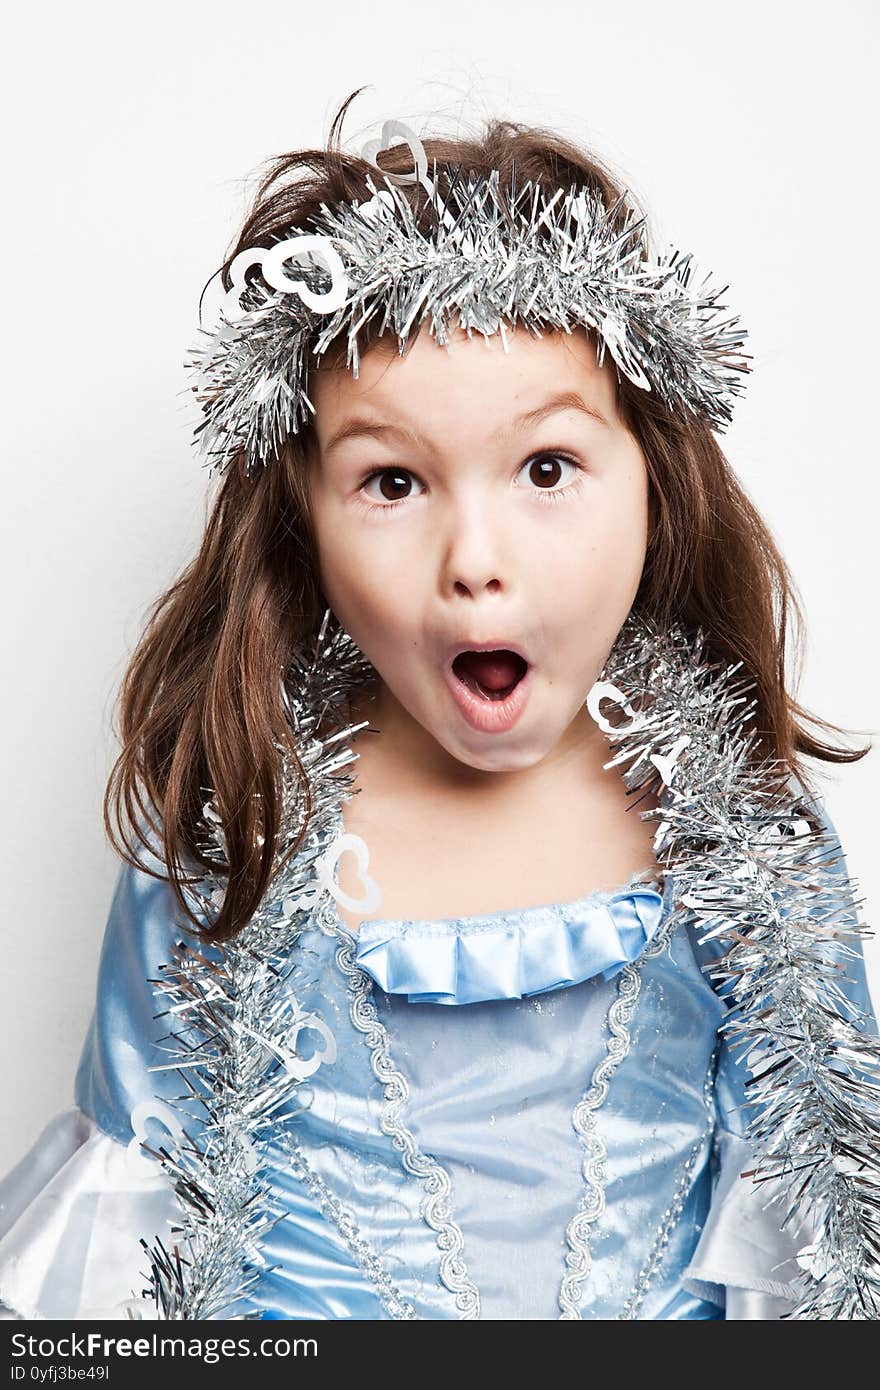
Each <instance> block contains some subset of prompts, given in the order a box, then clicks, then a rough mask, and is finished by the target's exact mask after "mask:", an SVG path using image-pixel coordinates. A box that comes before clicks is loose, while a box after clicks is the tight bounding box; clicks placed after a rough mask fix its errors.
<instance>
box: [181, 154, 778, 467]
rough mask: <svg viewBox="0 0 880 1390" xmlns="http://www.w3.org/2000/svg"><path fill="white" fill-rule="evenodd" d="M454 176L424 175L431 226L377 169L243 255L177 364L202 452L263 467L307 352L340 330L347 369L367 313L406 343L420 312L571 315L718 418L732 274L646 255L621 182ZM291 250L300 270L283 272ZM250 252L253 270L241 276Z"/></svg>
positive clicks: (722, 406) (304, 378) (298, 414)
mask: <svg viewBox="0 0 880 1390" xmlns="http://www.w3.org/2000/svg"><path fill="white" fill-rule="evenodd" d="M402 129H405V127H402ZM413 142H414V143H415V146H416V148H417V149H420V148H421V146H420V143H419V142H418V141H417V139H416V137H415V136H412V137H411V141H410V143H411V144H412V143H413ZM422 158H423V159H424V151H422ZM376 169H377V172H378V173H381V170H380V169H378V166H376ZM448 177H449V181H450V186H449V189H448V191H447V195H446V199H445V201H444V200H442V199H441V197H440V194H439V192H438V190H437V185H436V169H435V181H434V182H432V181H431V180H428V179H427V178H425V179H424V181H425V184H426V187H428V188H429V189H430V204H431V207H432V209H433V216H432V218H431V221H432V222H433V224H434V225H433V226H432V227H430V228H429V229H428V230H423V229H422V227H421V226H420V225H419V218H418V217H417V216H416V214H415V213H414V212H413V209H412V207H411V206H410V204H409V202H408V201H407V199H406V198H405V197H404V195H403V194H402V193H401V192H400V191H399V189H398V188H397V187H396V186H395V184H394V183H393V182H391V181H389V180H388V179H386V181H385V182H386V185H387V187H386V188H383V189H382V190H381V192H379V191H377V189H376V184H375V182H374V181H373V180H372V179H371V177H370V176H369V175H366V176H365V179H366V182H367V184H368V186H369V188H370V190H371V192H372V194H373V196H372V198H371V199H370V200H369V201H368V202H365V203H364V204H358V203H343V204H341V205H340V206H335V207H332V208H330V207H327V206H326V205H324V204H322V207H321V211H320V212H319V213H318V214H317V215H316V217H315V218H313V224H312V225H311V226H310V228H309V230H308V231H307V232H306V231H299V232H294V233H291V234H288V235H287V236H285V237H281V236H276V237H275V238H274V239H273V241H272V243H271V245H270V246H269V247H266V248H262V247H254V248H249V249H248V250H246V251H243V252H240V253H239V255H238V256H236V257H235V259H234V260H233V262H232V265H231V267H230V273H231V275H232V279H233V288H232V290H230V291H229V293H228V294H227V295H226V297H225V301H224V304H223V309H222V313H221V322H220V326H219V327H218V328H217V329H216V330H214V331H208V330H200V332H201V337H202V341H201V343H200V345H198V346H196V347H194V348H193V349H192V350H191V358H190V360H189V361H188V362H187V363H186V366H187V367H188V368H192V369H193V370H194V373H195V385H194V386H193V390H194V392H195V395H196V399H197V401H198V402H199V404H200V406H201V408H202V412H203V419H202V420H201V421H200V423H199V425H198V426H197V428H196V430H195V437H196V442H197V444H198V447H199V452H200V453H201V455H202V456H203V458H204V459H205V461H206V463H207V464H208V466H211V467H216V468H217V469H218V470H219V471H223V470H224V469H226V468H227V467H228V465H229V464H230V463H231V461H232V460H233V458H234V457H235V456H236V455H237V454H238V453H239V452H240V451H241V450H242V449H243V450H244V453H245V459H246V472H247V474H248V476H254V475H255V474H256V473H257V472H259V471H260V469H261V468H263V467H265V466H266V465H267V464H268V463H269V462H270V461H271V459H272V458H273V457H274V455H275V454H276V452H277V450H278V448H279V447H280V446H281V444H282V443H283V442H284V441H285V440H286V439H287V438H288V436H289V435H292V434H296V433H298V431H299V429H300V425H301V423H302V422H303V421H307V420H308V418H309V414H310V413H314V406H313V405H312V402H311V401H310V399H309V396H308V370H309V359H310V357H311V356H315V357H318V356H320V355H322V354H323V353H324V352H325V351H326V350H327V348H328V347H329V345H330V344H331V343H332V342H333V341H334V340H335V339H337V338H338V337H340V336H341V335H343V334H344V335H345V337H346V340H347V365H348V366H349V367H351V369H352V371H353V373H354V375H355V376H356V375H357V373H358V366H359V355H358V340H357V334H358V332H359V331H360V330H361V329H362V328H364V327H365V326H366V325H367V324H368V323H370V322H371V321H377V322H378V324H379V327H380V331H381V332H382V333H383V334H384V333H388V334H394V335H395V336H396V338H397V340H398V345H399V351H400V352H401V353H402V352H403V351H404V348H405V344H406V341H407V337H408V335H409V332H410V330H411V328H412V326H413V324H414V323H415V322H416V321H418V320H422V319H428V320H429V323H430V331H431V332H432V333H433V334H434V336H435V338H436V340H437V342H438V343H440V344H443V345H445V344H447V343H448V341H449V327H450V324H451V323H454V322H455V321H456V320H457V321H458V323H459V324H460V326H461V328H463V329H464V330H465V331H466V332H467V333H468V334H469V335H470V334H471V333H473V332H478V333H482V334H485V335H490V334H494V333H497V332H500V333H501V335H502V339H503V341H504V344H505V346H506V324H511V325H516V324H517V323H519V322H521V323H523V324H524V325H525V326H526V327H527V328H528V329H529V330H530V331H532V332H534V333H539V332H540V327H546V328H548V329H551V330H553V329H556V330H562V331H565V332H571V331H572V330H573V328H575V327H577V326H578V325H581V326H584V327H587V328H589V329H593V330H595V331H596V333H597V334H598V335H599V337H598V344H597V361H598V363H599V365H600V366H601V365H602V362H603V361H604V354H605V349H606V348H607V349H608V351H609V352H610V353H611V356H612V357H613V358H614V360H615V362H616V363H617V365H618V367H619V368H620V370H621V371H622V372H623V373H624V374H625V375H626V376H627V377H628V378H629V379H630V380H631V381H633V382H634V383H635V384H636V385H637V386H639V387H640V388H642V389H643V390H645V391H654V392H656V393H657V394H658V396H659V397H660V398H661V400H662V401H663V402H664V403H665V404H666V405H667V407H668V408H669V409H670V410H672V411H679V412H680V411H682V410H684V411H691V412H693V413H694V414H696V415H697V416H700V417H702V418H703V419H704V420H706V421H707V422H708V423H709V424H711V425H712V426H714V427H715V428H716V429H718V430H719V431H720V430H723V429H724V428H726V426H727V424H728V423H729V421H730V419H731V416H732V402H733V398H734V397H735V396H736V395H738V394H740V393H741V392H742V390H743V389H744V380H743V374H744V373H746V372H748V371H749V370H750V369H749V366H748V361H749V358H748V355H747V354H744V353H742V352H741V351H740V349H741V347H742V344H743V343H744V341H745V339H746V336H747V335H746V332H745V330H744V329H743V328H742V327H741V326H740V325H739V322H738V319H737V317H736V316H728V317H723V316H722V313H723V310H724V305H722V304H721V303H719V299H720V296H721V294H723V292H724V290H725V289H726V288H727V286H726V285H725V286H715V287H712V286H711V285H710V282H709V277H706V278H705V279H704V280H703V281H702V282H701V283H699V284H698V283H697V282H696V279H695V273H694V267H693V265H692V260H691V256H690V255H689V254H688V255H682V254H681V253H680V252H679V251H677V250H675V249H674V248H672V247H670V248H668V250H667V252H666V253H665V254H662V255H654V253H653V250H652V248H651V246H650V244H649V241H648V236H647V233H646V230H645V219H644V218H639V219H637V220H634V218H633V215H632V212H631V211H630V210H628V209H627V210H626V211H625V216H624V223H625V225H624V229H623V230H621V227H620V225H619V224H618V219H619V217H620V214H621V209H622V208H623V207H624V203H625V196H626V195H625V194H621V195H620V197H619V198H618V200H617V201H616V202H615V204H614V205H613V207H611V208H608V207H606V206H605V204H604V203H603V202H602V200H601V198H599V197H598V195H597V194H594V193H593V192H592V191H591V190H589V189H578V188H577V187H576V186H572V187H571V188H570V189H569V190H568V191H565V190H563V189H559V190H558V192H557V193H556V194H555V195H554V196H552V197H547V196H546V195H545V194H544V193H543V192H542V191H541V189H540V188H539V187H538V186H537V185H535V184H534V183H532V182H530V181H529V182H526V183H524V184H523V185H522V186H521V187H520V188H519V189H516V188H515V189H513V190H512V192H511V193H510V194H507V193H506V192H505V190H504V189H503V188H502V187H501V185H500V183H499V176H498V172H497V171H492V173H491V174H490V176H489V177H488V178H483V177H479V178H475V177H470V178H468V179H464V178H462V177H460V171H459V172H456V171H449V173H448ZM401 181H404V180H401ZM291 264H293V265H294V266H295V269H296V271H297V278H294V277H293V276H291V275H289V274H288V273H287V271H286V267H289V266H290V265H291ZM255 267H259V269H260V271H261V276H260V277H259V278H257V277H255V278H252V279H250V280H248V279H247V277H246V274H245V272H246V271H247V270H249V269H252V268H255ZM303 296H305V300H304V298H303ZM318 305H321V306H322V307H321V308H318V307H317V306H318ZM453 350H454V349H453Z"/></svg>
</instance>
